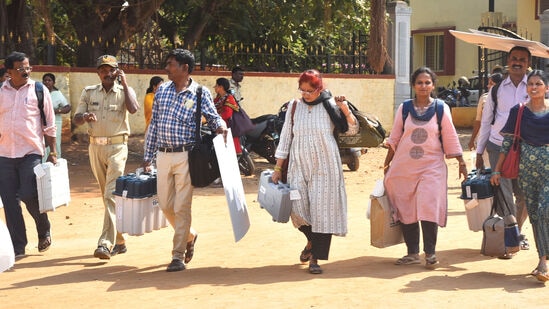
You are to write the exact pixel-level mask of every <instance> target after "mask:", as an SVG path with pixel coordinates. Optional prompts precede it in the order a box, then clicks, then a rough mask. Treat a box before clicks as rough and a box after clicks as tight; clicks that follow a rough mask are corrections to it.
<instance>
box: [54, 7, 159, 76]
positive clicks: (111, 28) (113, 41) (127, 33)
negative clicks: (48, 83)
mask: <svg viewBox="0 0 549 309" xmlns="http://www.w3.org/2000/svg"><path fill="white" fill-rule="evenodd" d="M57 1H58V2H59V3H60V4H61V6H62V7H63V8H64V9H65V11H66V12H67V15H68V17H69V20H70V23H71V24H72V26H73V27H74V29H75V32H76V35H77V37H78V40H79V45H78V46H77V47H76V55H77V58H76V65H77V66H91V65H94V64H95V59H97V57H99V56H101V55H103V54H113V55H116V53H117V51H118V50H119V49H120V45H121V44H122V43H124V42H125V41H126V40H127V39H128V38H130V37H131V36H132V35H134V34H135V33H138V32H140V31H142V30H143V28H144V27H145V25H147V22H148V21H149V19H150V17H151V16H152V15H153V14H154V13H155V12H156V11H157V10H158V8H159V7H160V6H161V5H162V3H163V2H164V0H152V1H151V0H130V1H124V0H117V1H108V0H101V1H74V0H57ZM126 4H127V5H126Z"/></svg>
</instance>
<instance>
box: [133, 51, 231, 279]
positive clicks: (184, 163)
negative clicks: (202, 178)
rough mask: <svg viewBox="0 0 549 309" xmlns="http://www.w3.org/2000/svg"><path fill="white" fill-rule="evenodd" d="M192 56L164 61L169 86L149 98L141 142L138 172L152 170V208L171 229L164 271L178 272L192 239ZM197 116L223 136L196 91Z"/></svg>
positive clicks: (207, 96)
mask: <svg viewBox="0 0 549 309" xmlns="http://www.w3.org/2000/svg"><path fill="white" fill-rule="evenodd" d="M194 65H195V60H194V55H193V54H192V53H191V52H190V51H188V50H186V49H175V50H173V51H171V52H170V53H169V54H168V56H167V57H166V67H165V69H166V72H167V74H168V79H169V80H170V81H169V82H166V83H163V84H162V85H161V86H160V88H158V90H157V91H156V93H155V98H154V100H155V103H154V105H153V113H152V119H151V123H150V126H149V131H148V133H147V136H146V140H145V157H144V163H143V166H144V168H145V169H146V170H148V169H150V165H151V163H152V161H153V158H154V157H155V156H156V164H157V170H158V174H157V191H158V204H159V206H160V208H161V209H162V211H163V212H164V215H165V216H166V219H168V221H169V222H170V224H171V225H172V226H173V228H174V230H175V232H174V237H173V250H172V261H171V263H170V264H169V265H168V267H167V269H166V271H169V272H172V271H181V270H184V269H185V263H188V262H190V260H191V258H192V255H193V253H194V242H195V241H196V236H197V235H196V233H192V232H191V220H192V215H191V204H192V195H193V186H192V185H191V176H190V173H189V163H188V150H190V145H192V144H193V143H194V137H195V130H200V128H197V127H196V123H195V112H196V101H197V96H196V90H197V88H198V86H199V84H198V83H196V82H195V81H193V80H192V79H191V77H190V74H191V72H192V71H193V69H194ZM202 89H203V91H202V101H201V109H202V110H201V112H202V115H203V116H204V117H206V120H207V121H208V126H209V127H210V128H212V129H213V130H215V131H216V133H218V134H224V135H225V136H226V134H227V128H226V127H225V123H224V121H223V120H222V119H221V117H220V116H219V115H218V114H217V111H216V108H215V106H214V104H213V101H212V95H211V93H210V91H209V90H208V89H207V88H206V87H202Z"/></svg>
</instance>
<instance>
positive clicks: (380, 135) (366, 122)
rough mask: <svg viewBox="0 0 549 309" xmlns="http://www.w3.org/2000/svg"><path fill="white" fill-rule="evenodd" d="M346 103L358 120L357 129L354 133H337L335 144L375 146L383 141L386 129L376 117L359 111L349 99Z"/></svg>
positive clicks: (352, 146)
mask: <svg viewBox="0 0 549 309" xmlns="http://www.w3.org/2000/svg"><path fill="white" fill-rule="evenodd" d="M347 105H348V106H349V110H350V111H351V113H353V115H354V116H355V118H356V119H357V121H358V125H359V131H358V133H357V134H356V135H338V136H337V145H338V146H339V148H354V147H358V148H361V147H377V146H379V144H381V143H383V140H384V139H385V135H386V131H385V129H384V128H383V126H382V125H381V123H380V122H379V120H378V119H377V117H375V116H373V115H368V114H366V113H363V112H361V111H359V110H358V108H356V106H354V105H353V104H352V103H351V102H349V101H347Z"/></svg>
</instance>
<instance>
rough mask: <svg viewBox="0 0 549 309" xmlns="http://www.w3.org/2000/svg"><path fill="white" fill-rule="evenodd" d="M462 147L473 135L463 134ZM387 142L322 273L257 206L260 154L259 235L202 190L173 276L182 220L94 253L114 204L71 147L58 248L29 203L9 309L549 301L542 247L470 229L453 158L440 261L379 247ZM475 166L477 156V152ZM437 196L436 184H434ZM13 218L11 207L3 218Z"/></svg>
mask: <svg viewBox="0 0 549 309" xmlns="http://www.w3.org/2000/svg"><path fill="white" fill-rule="evenodd" d="M460 136H461V137H462V145H466V143H467V142H468V140H469V137H470V131H469V130H460ZM141 143H142V137H139V136H138V137H131V145H130V150H131V151H130V158H129V161H128V165H127V169H126V170H127V171H132V170H134V169H135V168H136V167H137V166H138V164H139V163H140V161H141V158H142V155H141V153H142V151H141V148H142V145H141ZM385 153H386V150H385V149H383V148H374V149H369V150H368V153H367V154H365V155H363V156H362V157H361V162H360V168H359V170H358V171H356V172H351V171H349V170H348V169H347V167H345V173H344V174H345V182H346V186H347V192H348V200H349V207H348V209H349V215H348V218H349V233H348V235H347V236H346V237H335V238H334V239H333V241H332V249H331V255H330V260H328V261H321V266H322V267H323V269H324V274H322V275H311V274H309V273H308V272H307V271H306V265H301V264H300V263H299V259H298V257H299V253H300V252H301V250H302V249H303V246H304V245H305V239H304V237H303V236H302V234H301V233H300V232H298V231H297V230H296V229H294V228H293V226H292V225H291V223H286V224H281V223H275V222H272V220H271V217H270V216H269V215H268V213H267V212H266V211H265V210H263V209H261V208H260V207H259V204H258V203H257V202H256V195H257V189H258V175H259V173H260V171H261V170H262V169H266V168H269V167H270V166H269V164H268V163H267V162H266V161H265V160H262V159H260V158H257V160H256V162H257V168H258V169H257V171H256V173H255V175H253V176H249V177H243V178H242V180H243V183H244V187H245V191H246V201H247V204H248V212H249V215H250V220H251V227H250V230H249V232H248V234H247V235H246V236H245V237H244V238H243V239H242V240H241V241H240V242H238V243H235V242H234V238H233V234H232V228H231V223H230V218H229V213H228V208H227V204H226V201H225V196H224V194H223V189H222V188H202V189H196V190H195V194H194V201H193V206H194V207H193V226H194V227H195V228H196V229H197V230H198V232H199V235H200V237H199V239H198V241H197V244H196V249H195V256H194V259H193V260H192V262H191V263H190V264H189V265H188V268H187V270H185V271H182V272H176V273H167V272H166V271H165V268H166V265H167V264H168V263H169V262H170V258H171V254H170V252H171V248H172V235H173V229H172V228H171V227H167V228H163V229H161V230H157V231H153V232H152V233H147V234H145V235H143V236H128V237H127V242H126V244H127V246H128V252H127V253H125V254H122V255H118V256H115V257H113V258H112V259H111V260H109V261H107V262H105V261H103V260H99V259H96V258H94V257H93V251H94V249H95V247H96V243H97V238H98V237H99V234H100V231H101V226H102V222H103V205H102V202H101V200H100V198H99V190H98V187H97V184H96V182H95V180H94V178H93V175H92V173H91V171H90V169H89V163H88V156H87V146H86V145H84V144H71V145H64V149H63V155H64V157H66V158H67V160H68V161H69V172H70V183H71V196H72V201H71V203H70V205H69V206H68V207H61V208H58V209H57V210H56V211H55V212H52V213H49V216H50V219H51V222H52V237H53V245H52V247H51V248H50V250H49V251H47V252H44V253H39V252H38V250H37V241H38V240H37V238H36V233H35V226H34V223H33V221H32V220H31V219H30V216H28V214H27V213H26V211H25V218H26V222H27V229H28V236H29V244H28V246H27V254H28V256H27V257H25V258H23V259H21V260H18V261H17V262H16V265H15V266H14V268H13V269H12V270H10V271H7V272H4V273H1V274H0V307H2V308H16V307H17V308H74V307H79V308H92V307H93V308H97V307H103V306H105V307H112V308H132V307H135V308H160V307H162V308H380V307H391V308H404V307H411V306H412V307H419V306H421V307H427V308H486V307H503V308H521V307H528V308H546V307H547V306H548V303H549V302H548V301H547V288H546V287H545V285H544V284H542V283H539V282H537V281H536V280H535V278H533V277H531V276H529V275H528V274H529V273H530V271H532V269H534V267H535V265H536V264H537V253H536V250H535V247H534V244H533V242H532V241H533V237H532V228H531V226H530V224H529V223H527V224H525V228H524V231H523V232H524V233H526V235H527V237H528V238H529V239H530V240H532V241H531V243H532V249H530V250H529V251H522V252H520V253H519V254H518V255H517V256H516V257H515V258H513V259H512V260H499V259H495V258H489V257H484V256H482V255H480V253H479V249H480V245H481V239H482V232H472V231H470V230H469V229H468V225H467V219H466V215H465V209H464V205H463V201H462V200H460V199H459V198H458V197H459V195H460V181H459V180H458V178H457V170H458V166H457V163H456V160H449V161H448V164H449V171H450V176H449V217H448V226H447V227H446V228H442V229H440V230H439V241H438V245H437V256H438V257H439V260H440V266H439V267H438V268H437V269H436V270H426V269H425V268H424V267H423V265H411V266H395V265H393V262H394V261H395V259H397V258H399V257H401V256H402V255H404V254H405V253H406V247H405V245H404V244H400V245H396V246H392V247H388V248H384V249H378V248H375V247H373V246H371V245H370V222H369V221H368V220H367V219H366V215H365V213H366V209H367V205H368V201H369V195H370V193H371V191H372V189H373V187H374V183H375V180H376V179H380V178H381V177H382V176H383V173H382V166H383V160H384V157H385ZM465 154H466V159H467V162H468V164H470V162H471V161H470V158H471V155H470V152H466V153H465ZM425 194H429V192H425ZM0 218H2V220H3V219H4V217H3V212H2V214H1V215H0Z"/></svg>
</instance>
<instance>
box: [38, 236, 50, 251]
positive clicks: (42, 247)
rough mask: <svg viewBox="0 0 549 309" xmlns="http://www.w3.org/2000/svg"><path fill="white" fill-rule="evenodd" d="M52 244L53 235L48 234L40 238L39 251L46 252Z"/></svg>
mask: <svg viewBox="0 0 549 309" xmlns="http://www.w3.org/2000/svg"><path fill="white" fill-rule="evenodd" d="M50 246H51V237H50V236H46V237H44V238H40V239H39V240H38V252H44V251H46V250H48V249H49V248H50Z"/></svg>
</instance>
